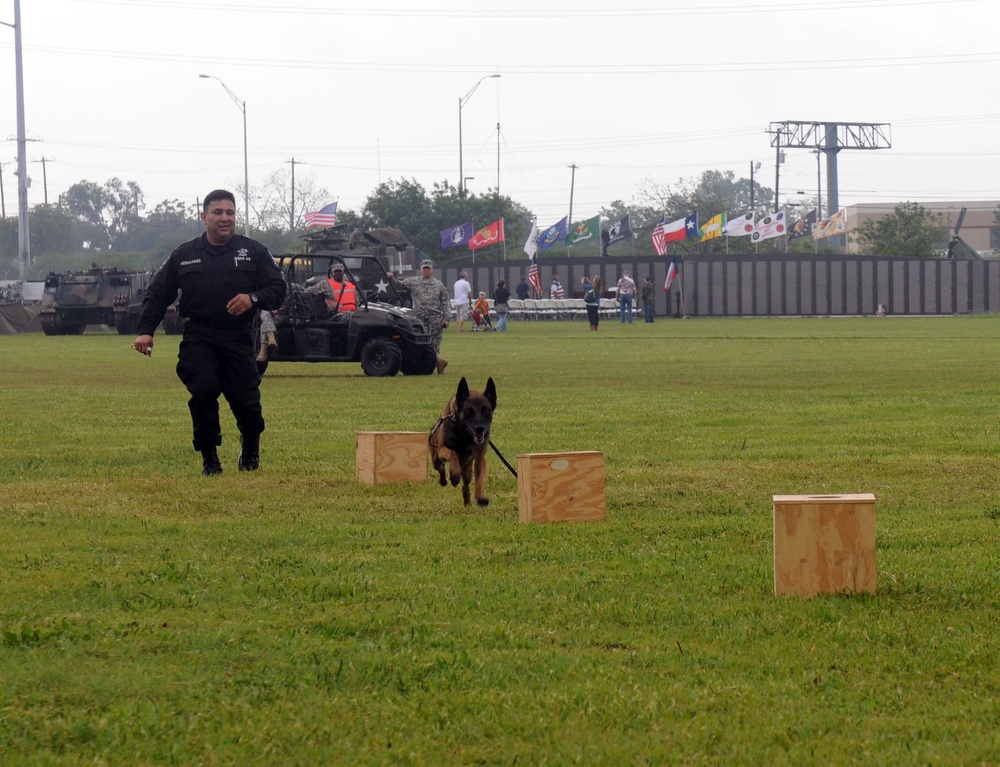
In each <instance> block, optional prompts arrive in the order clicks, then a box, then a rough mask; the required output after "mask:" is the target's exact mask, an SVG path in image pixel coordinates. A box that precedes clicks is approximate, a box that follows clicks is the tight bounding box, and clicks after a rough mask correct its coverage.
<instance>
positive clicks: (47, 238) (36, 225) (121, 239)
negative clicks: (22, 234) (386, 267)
mask: <svg viewBox="0 0 1000 767" xmlns="http://www.w3.org/2000/svg"><path fill="white" fill-rule="evenodd" d="M751 183H752V184H753V186H751ZM233 192H234V194H235V195H236V197H237V199H238V200H242V196H243V189H242V185H238V186H237V187H236V188H234V189H233ZM773 197H774V193H773V191H772V190H771V189H768V188H767V187H765V186H762V185H761V184H759V183H757V182H756V180H754V181H753V182H751V180H750V179H747V178H737V177H736V175H735V174H734V173H733V172H732V171H717V170H710V171H705V172H704V173H702V174H701V176H699V177H697V178H693V179H679V180H678V181H677V182H675V183H674V184H665V183H662V182H658V181H655V180H652V179H647V180H645V181H643V182H642V183H641V184H640V186H639V188H638V189H637V190H636V193H635V195H634V196H633V198H632V200H630V201H629V202H623V201H621V200H615V201H612V202H610V203H609V204H608V205H607V206H604V207H602V208H601V210H600V211H599V213H600V215H601V217H602V221H603V222H604V224H605V225H609V224H613V223H616V222H618V221H620V220H621V219H623V218H624V217H625V215H626V214H629V215H630V216H631V224H632V231H633V232H634V234H635V237H636V239H635V240H634V241H633V242H632V243H629V242H628V241H623V242H618V243H615V244H613V245H612V246H611V248H610V249H609V256H611V257H614V256H631V255H633V254H634V253H635V252H636V251H637V250H638V251H639V252H645V251H647V250H650V249H651V245H650V235H651V233H652V230H653V228H654V227H655V226H656V223H657V222H658V221H659V220H660V218H661V217H662V216H665V217H666V218H667V220H673V219H677V218H683V217H684V216H687V215H688V214H690V213H692V212H697V213H698V217H699V220H700V221H707V220H708V219H709V218H711V217H712V216H714V215H716V214H718V213H721V212H723V211H728V212H729V213H730V214H731V215H735V213H736V212H741V213H742V212H746V211H748V210H751V209H755V210H756V213H757V214H758V216H761V215H765V214H766V213H767V212H768V211H769V210H770V205H769V204H768V203H769V202H770V201H771V200H773ZM292 201H293V195H292V187H291V178H290V173H289V171H287V170H279V171H276V172H275V173H274V174H272V175H271V176H270V177H268V178H267V179H266V180H265V182H264V183H263V184H262V185H261V186H260V187H252V188H251V193H250V199H249V207H250V216H251V221H250V229H251V236H253V237H254V238H255V239H258V240H260V241H262V242H264V243H265V244H266V245H267V246H268V247H269V248H270V249H271V251H272V252H273V253H293V252H301V251H302V250H304V243H303V241H302V240H301V239H300V235H301V234H303V233H304V231H305V213H306V212H307V211H312V210H318V209H319V208H320V207H322V206H323V205H325V204H327V203H329V202H331V201H332V199H331V195H330V193H329V192H328V191H327V190H326V189H324V188H322V187H319V186H317V185H316V184H315V182H314V181H313V179H312V178H311V177H308V176H307V177H305V178H300V179H297V180H296V184H295V189H294V205H293V203H292ZM815 206H816V201H815V199H808V198H806V199H803V200H800V201H798V202H797V203H796V204H794V205H791V206H786V213H787V215H788V220H789V223H792V222H794V221H795V220H796V218H798V217H799V216H800V215H805V213H806V212H808V211H809V210H811V209H812V208H813V207H815ZM237 208H238V209H239V214H238V215H239V216H240V222H239V228H242V223H243V222H242V205H237ZM199 213H200V209H199V201H190V202H183V201H181V200H163V201H162V202H160V203H158V204H156V205H154V206H152V207H151V208H149V207H147V205H146V203H145V199H144V195H143V192H142V189H141V188H140V186H139V184H138V183H137V182H135V181H122V180H121V179H118V178H112V179H110V180H108V181H106V182H105V183H104V184H98V183H95V182H92V181H87V180H82V181H80V182H79V183H77V184H74V185H73V186H71V187H70V188H69V189H67V191H66V192H64V193H63V194H61V195H60V196H59V199H58V201H57V202H56V203H55V204H54V205H36V206H34V207H33V208H31V210H30V212H29V223H30V233H31V256H32V262H33V263H32V266H31V269H30V274H29V277H30V279H38V278H39V277H41V276H44V274H45V273H47V272H48V271H64V270H68V269H81V268H86V267H89V266H90V264H91V263H99V264H101V265H104V266H120V267H123V268H130V269H155V268H156V267H158V266H159V265H160V263H162V262H163V260H164V259H165V258H166V256H167V255H168V254H169V253H170V251H171V250H173V249H174V248H175V247H176V246H177V245H179V244H180V243H181V242H184V241H186V240H189V239H191V238H193V237H196V236H197V235H198V234H199V233H200V232H201V231H202V226H201V223H200V219H199ZM592 216H593V212H592V211H588V212H585V213H583V214H581V216H580V217H579V218H580V220H583V219H587V218H590V217H592ZM498 218H503V219H504V224H505V230H506V231H505V239H506V249H507V251H508V257H510V258H521V257H523V255H524V254H523V253H522V252H521V249H522V247H523V245H524V242H525V240H526V239H527V236H528V233H529V231H530V229H531V224H532V220H533V218H534V217H533V215H532V212H531V210H529V209H528V208H527V207H526V206H524V205H522V204H520V203H518V202H517V201H515V200H512V199H511V198H510V197H508V196H505V195H497V194H496V193H495V192H493V191H492V190H488V191H487V192H485V193H483V194H478V195H477V194H470V193H468V192H467V191H464V190H462V189H459V188H457V187H455V186H452V185H451V184H449V183H448V182H447V181H442V182H440V183H435V184H434V185H433V187H432V188H431V189H429V190H428V189H426V188H425V187H424V186H423V185H422V184H420V183H419V182H417V181H416V180H413V179H402V178H401V179H394V180H389V181H386V182H383V183H382V184H380V185H379V186H378V187H376V188H375V189H374V190H373V191H372V193H371V194H370V195H369V196H368V198H367V199H366V200H365V202H364V204H363V205H362V206H361V208H360V209H359V210H356V211H355V210H349V209H342V210H340V211H338V223H341V224H344V225H346V228H347V230H348V231H353V230H354V229H356V228H359V229H362V230H367V229H375V228H379V227H394V228H397V229H399V230H401V231H402V232H403V233H404V234H405V235H406V236H407V237H408V238H409V240H410V241H411V242H412V243H413V244H414V245H416V246H417V247H418V248H419V249H420V250H422V251H423V252H424V253H426V254H427V255H428V256H430V257H432V258H434V259H435V260H436V261H439V262H441V263H452V262H457V261H466V260H468V259H469V252H468V251H467V250H466V249H465V248H452V249H445V250H442V248H441V239H440V232H441V231H443V230H446V229H449V228H451V227H454V226H458V225H460V224H463V223H465V222H467V221H473V222H475V225H476V227H482V226H485V225H486V224H488V223H489V222H491V221H495V220H496V219H498ZM997 220H998V223H1000V213H998V214H997ZM554 223H556V222H555V221H551V222H548V221H539V222H538V225H539V228H540V229H545V228H546V227H548V226H549V225H551V224H554ZM571 223H575V222H571ZM17 227H18V222H17V218H16V217H8V218H5V219H0V279H14V278H16V276H17V274H18V232H17ZM855 238H856V240H857V241H858V242H859V243H860V244H861V246H862V248H863V249H864V251H865V252H866V253H868V254H870V255H890V256H909V257H933V256H935V255H937V254H938V253H939V252H940V249H941V248H942V247H944V246H946V244H947V231H946V230H945V228H944V225H943V224H942V222H941V220H940V216H937V215H936V214H934V213H932V212H931V211H929V210H927V209H925V208H923V207H922V206H920V205H918V204H916V203H901V204H900V205H898V206H896V209H895V211H894V212H893V213H892V214H889V215H887V216H885V217H883V218H882V219H879V220H877V221H866V222H864V223H863V224H862V225H861V226H860V227H859V228H858V229H857V231H856V233H855ZM726 240H727V238H717V239H714V240H708V241H705V242H697V241H694V240H687V241H682V242H677V243H671V249H670V252H671V254H673V255H694V254H699V253H701V254H705V253H721V252H728V253H731V254H737V255H738V254H741V253H752V252H755V245H754V244H753V243H752V242H751V240H750V238H749V237H739V238H728V242H727V241H726ZM819 242H820V245H819V250H820V251H821V252H831V246H830V244H828V243H826V242H825V241H823V240H820V241H819ZM783 246H784V242H783V240H781V239H777V240H771V241H768V243H767V247H769V248H773V247H783ZM788 249H789V251H792V252H813V251H814V250H815V249H816V245H814V244H813V242H812V240H811V239H809V238H803V239H800V240H795V241H792V242H789V243H788ZM510 253H513V254H514V255H512V256H511V255H510ZM572 253H573V254H574V255H578V256H588V255H599V254H600V243H599V242H593V243H583V244H577V245H574V246H573V247H572ZM567 254H568V249H567V246H566V245H565V244H562V243H560V244H557V245H555V246H553V247H552V248H550V249H549V250H548V251H547V252H546V255H547V256H556V257H558V256H560V255H567ZM476 257H477V259H482V260H484V261H491V260H500V259H501V258H502V257H503V249H502V246H501V247H493V246H490V247H487V248H483V249H482V250H480V251H477V253H476Z"/></svg>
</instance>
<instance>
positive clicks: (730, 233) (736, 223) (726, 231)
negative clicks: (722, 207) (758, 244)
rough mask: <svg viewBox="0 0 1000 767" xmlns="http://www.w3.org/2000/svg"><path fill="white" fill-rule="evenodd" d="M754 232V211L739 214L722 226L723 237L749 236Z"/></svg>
mask: <svg viewBox="0 0 1000 767" xmlns="http://www.w3.org/2000/svg"><path fill="white" fill-rule="evenodd" d="M751 234H753V211H751V212H750V213H747V214H746V215H745V216H737V217H736V218H733V219H730V220H729V221H727V222H726V225H725V226H724V227H722V236H723V237H748V236H749V235H751Z"/></svg>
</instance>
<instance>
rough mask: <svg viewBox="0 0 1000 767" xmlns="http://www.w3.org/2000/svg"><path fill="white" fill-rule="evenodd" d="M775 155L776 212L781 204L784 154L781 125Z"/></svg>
mask: <svg viewBox="0 0 1000 767" xmlns="http://www.w3.org/2000/svg"><path fill="white" fill-rule="evenodd" d="M774 147H775V155H774V212H775V213H777V212H778V208H779V207H780V204H779V203H778V187H779V185H780V182H781V161H782V159H783V158H784V156H783V155H782V154H781V126H780V125H779V126H778V134H777V138H776V139H775V143H774Z"/></svg>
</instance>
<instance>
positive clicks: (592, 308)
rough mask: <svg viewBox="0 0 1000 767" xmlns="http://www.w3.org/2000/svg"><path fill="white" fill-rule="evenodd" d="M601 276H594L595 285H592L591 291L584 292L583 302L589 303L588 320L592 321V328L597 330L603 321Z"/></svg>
mask: <svg viewBox="0 0 1000 767" xmlns="http://www.w3.org/2000/svg"><path fill="white" fill-rule="evenodd" d="M602 287H603V286H602V285H601V278H600V277H594V282H593V285H591V288H590V291H589V292H588V293H584V295H583V302H584V303H585V304H586V305H587V321H588V322H589V323H590V329H591V330H597V326H598V324H600V322H601V288H602Z"/></svg>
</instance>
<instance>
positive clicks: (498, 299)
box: [493, 280, 527, 333]
mask: <svg viewBox="0 0 1000 767" xmlns="http://www.w3.org/2000/svg"><path fill="white" fill-rule="evenodd" d="M525 284H527V283H525ZM508 301H510V290H508V288H507V283H506V282H505V281H504V280H500V281H499V282H497V286H496V288H495V289H494V290H493V311H495V312H496V313H497V331H498V332H500V333H506V332H507V302H508Z"/></svg>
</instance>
